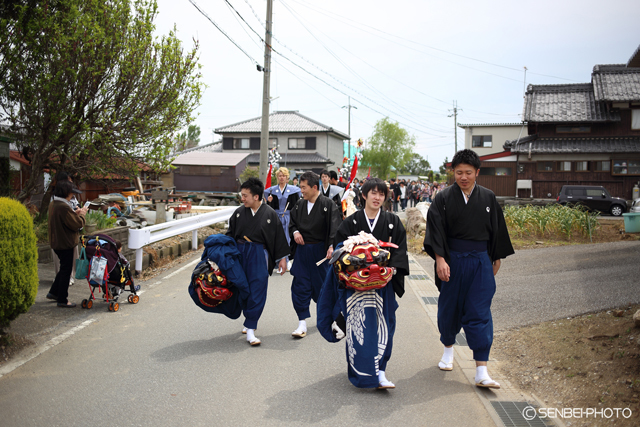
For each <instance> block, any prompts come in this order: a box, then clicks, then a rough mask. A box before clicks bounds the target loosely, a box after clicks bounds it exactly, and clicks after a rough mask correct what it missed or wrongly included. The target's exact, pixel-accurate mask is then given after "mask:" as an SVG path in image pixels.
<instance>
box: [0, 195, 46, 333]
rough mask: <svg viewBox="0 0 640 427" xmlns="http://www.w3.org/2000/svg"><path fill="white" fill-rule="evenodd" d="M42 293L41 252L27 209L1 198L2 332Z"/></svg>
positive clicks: (0, 298)
mask: <svg viewBox="0 0 640 427" xmlns="http://www.w3.org/2000/svg"><path fill="white" fill-rule="evenodd" d="M37 293H38V248H37V245H36V236H35V234H34V232H33V220H32V219H31V216H30V215H29V212H28V211H27V209H26V208H25V207H24V206H23V205H22V204H21V203H20V202H17V201H15V200H12V199H8V198H4V197H3V198H0V330H1V329H2V328H4V327H7V326H8V325H9V322H11V321H12V320H14V319H15V318H16V317H18V316H19V315H20V314H22V313H26V312H27V310H29V307H31V306H32V305H33V302H34V301H35V299H36V294H37Z"/></svg>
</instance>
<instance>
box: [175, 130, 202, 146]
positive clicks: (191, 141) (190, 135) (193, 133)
mask: <svg viewBox="0 0 640 427" xmlns="http://www.w3.org/2000/svg"><path fill="white" fill-rule="evenodd" d="M199 143H200V126H197V125H189V128H188V129H187V131H186V132H182V133H179V134H178V135H177V137H176V142H175V146H176V151H183V150H186V149H188V148H194V147H197V146H198V144H199Z"/></svg>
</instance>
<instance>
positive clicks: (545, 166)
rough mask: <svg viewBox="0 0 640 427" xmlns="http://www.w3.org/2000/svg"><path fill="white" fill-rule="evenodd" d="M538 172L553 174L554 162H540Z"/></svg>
mask: <svg viewBox="0 0 640 427" xmlns="http://www.w3.org/2000/svg"><path fill="white" fill-rule="evenodd" d="M538 172H553V162H538Z"/></svg>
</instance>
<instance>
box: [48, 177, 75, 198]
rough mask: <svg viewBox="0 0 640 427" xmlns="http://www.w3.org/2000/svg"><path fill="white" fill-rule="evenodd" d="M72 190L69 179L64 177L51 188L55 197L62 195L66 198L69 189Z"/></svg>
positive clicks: (69, 192)
mask: <svg viewBox="0 0 640 427" xmlns="http://www.w3.org/2000/svg"><path fill="white" fill-rule="evenodd" d="M72 190H73V184H72V183H71V181H67V180H66V179H65V180H63V181H60V182H57V183H56V186H55V187H54V188H53V195H54V196H56V197H62V198H63V199H66V198H67V196H68V195H69V194H71V191H72Z"/></svg>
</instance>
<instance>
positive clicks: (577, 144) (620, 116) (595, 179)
mask: <svg viewBox="0 0 640 427" xmlns="http://www.w3.org/2000/svg"><path fill="white" fill-rule="evenodd" d="M522 119H523V122H526V123H527V132H526V133H525V134H524V135H523V136H522V137H520V138H516V139H512V140H509V141H507V142H506V143H505V144H504V149H505V150H508V151H510V152H511V153H512V154H515V155H516V164H515V168H516V169H517V170H518V174H517V179H518V180H532V182H533V189H532V192H533V195H534V196H535V197H553V198H555V197H556V196H557V194H558V193H559V191H560V188H561V187H562V185H565V184H582V185H602V186H605V188H607V189H608V190H609V192H610V193H611V194H612V195H613V196H617V197H623V198H627V199H629V198H631V194H632V193H631V192H632V189H633V185H634V183H636V182H638V181H640V47H639V49H638V50H636V51H635V52H634V54H633V56H632V57H631V58H630V59H629V61H628V62H627V63H626V64H614V65H596V66H594V67H593V72H592V75H591V82H590V83H579V84H561V85H533V84H531V85H529V86H528V87H527V92H526V95H525V102H524V107H523V116H522ZM514 193H515V190H514ZM527 195H528V193H527Z"/></svg>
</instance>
